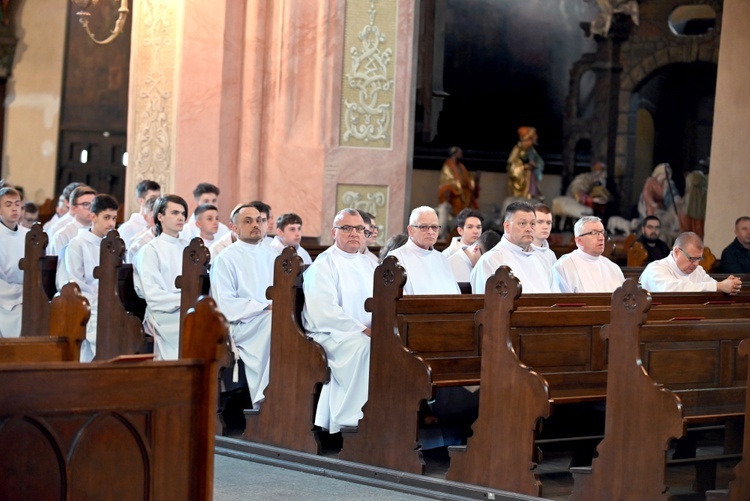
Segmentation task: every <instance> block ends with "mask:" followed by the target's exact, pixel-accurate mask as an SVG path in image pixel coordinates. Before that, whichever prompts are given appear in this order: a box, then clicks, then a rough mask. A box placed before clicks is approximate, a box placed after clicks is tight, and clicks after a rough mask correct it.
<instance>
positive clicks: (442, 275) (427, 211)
mask: <svg viewBox="0 0 750 501" xmlns="http://www.w3.org/2000/svg"><path fill="white" fill-rule="evenodd" d="M407 232H408V233H409V240H408V241H407V242H406V244H404V245H403V246H402V247H399V248H398V249H395V250H393V251H391V253H390V254H389V256H395V257H396V259H398V262H399V264H400V265H401V266H403V267H404V269H405V270H406V285H405V286H404V294H461V290H460V289H459V288H458V283H457V282H456V278H455V277H454V276H453V270H451V266H450V264H449V263H448V259H447V258H446V257H445V256H444V255H443V254H441V253H440V252H438V251H436V250H435V249H434V248H433V247H432V246H433V245H435V242H437V238H438V235H439V234H440V225H439V224H438V215H437V212H435V209H433V208H432V207H427V206H422V207H417V208H416V209H414V210H413V211H411V215H410V216H409V227H408V228H407Z"/></svg>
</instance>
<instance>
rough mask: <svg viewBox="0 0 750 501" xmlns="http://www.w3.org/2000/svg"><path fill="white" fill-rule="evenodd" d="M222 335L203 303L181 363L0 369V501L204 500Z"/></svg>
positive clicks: (189, 326)
mask: <svg viewBox="0 0 750 501" xmlns="http://www.w3.org/2000/svg"><path fill="white" fill-rule="evenodd" d="M226 336H227V326H226V321H225V320H224V318H223V316H222V315H221V314H220V313H218V312H217V310H216V308H215V303H214V302H213V300H212V299H210V298H205V299H203V300H202V301H201V302H199V303H198V304H197V305H196V307H195V310H194V311H193V312H191V313H190V314H189V315H188V317H187V318H186V320H185V332H184V337H183V355H184V356H185V360H180V361H171V362H134V361H123V362H115V363H102V362H94V363H90V364H78V363H70V362H68V363H40V364H4V365H1V366H0V380H2V381H3V384H2V385H0V423H2V424H0V450H2V451H3V453H2V454H0V478H1V479H3V480H2V484H3V497H7V498H8V499H100V498H103V497H113V498H117V499H194V500H198V499H204V500H210V499H211V498H212V495H213V476H214V472H213V464H214V459H213V458H214V450H213V449H214V447H213V446H214V434H213V431H214V428H213V419H214V414H215V408H216V407H215V406H216V397H217V394H216V391H217V380H216V372H217V360H218V359H220V358H222V357H223V355H224V349H225V346H226ZM186 437H189V439H186Z"/></svg>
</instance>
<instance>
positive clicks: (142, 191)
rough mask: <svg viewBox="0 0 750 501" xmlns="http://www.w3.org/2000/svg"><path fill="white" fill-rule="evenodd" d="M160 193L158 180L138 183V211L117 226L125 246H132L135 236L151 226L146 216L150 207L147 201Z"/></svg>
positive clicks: (136, 196)
mask: <svg viewBox="0 0 750 501" xmlns="http://www.w3.org/2000/svg"><path fill="white" fill-rule="evenodd" d="M160 195H161V186H159V183H157V182H156V181H151V180H150V179H144V180H143V181H141V182H140V183H138V184H137V185H136V187H135V198H136V200H137V201H138V207H139V210H138V212H134V213H133V214H131V215H130V219H128V220H127V221H125V222H124V223H122V224H121V225H120V227H119V228H117V233H119V234H120V238H122V240H123V241H124V242H125V248H128V247H130V244H131V243H132V241H133V238H135V236H136V235H138V234H139V233H142V232H143V230H145V229H146V228H148V227H149V224H148V219H147V217H146V213H147V211H148V210H149V209H148V208H147V207H146V202H147V201H148V200H151V199H157V198H159V196H160ZM152 207H153V205H152Z"/></svg>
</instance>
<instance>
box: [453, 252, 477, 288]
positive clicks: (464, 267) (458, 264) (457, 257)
mask: <svg viewBox="0 0 750 501" xmlns="http://www.w3.org/2000/svg"><path fill="white" fill-rule="evenodd" d="M448 264H450V265H451V270H453V277H454V278H455V279H456V282H469V281H470V280H471V270H472V269H473V268H474V265H473V264H472V262H471V259H469V256H467V255H466V252H465V251H464V250H460V251H458V252H456V253H455V254H452V255H451V257H449V258H448Z"/></svg>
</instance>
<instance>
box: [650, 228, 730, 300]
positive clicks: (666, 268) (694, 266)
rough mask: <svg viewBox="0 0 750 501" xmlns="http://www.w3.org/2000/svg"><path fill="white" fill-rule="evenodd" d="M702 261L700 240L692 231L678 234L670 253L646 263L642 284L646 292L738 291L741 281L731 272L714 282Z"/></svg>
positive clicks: (728, 292)
mask: <svg viewBox="0 0 750 501" xmlns="http://www.w3.org/2000/svg"><path fill="white" fill-rule="evenodd" d="M702 260H703V240H701V237H699V236H698V235H697V234H695V233H693V232H686V233H681V234H680V235H679V236H678V237H677V239H676V240H675V241H674V246H673V247H672V252H670V253H669V255H668V256H667V257H665V258H664V259H659V260H658V261H654V262H653V263H649V265H648V266H646V269H645V270H643V273H642V274H641V287H643V288H644V289H646V290H647V291H649V292H701V291H707V292H712V291H721V292H724V293H725V294H737V293H738V292H739V291H740V288H741V287H742V280H740V279H739V278H737V277H735V276H733V275H730V276H729V277H728V278H726V279H724V280H722V281H721V282H717V281H716V280H714V279H713V278H711V276H709V274H708V273H706V271H705V270H704V269H703V267H702V266H701V265H700V264H699V263H700V262H701V261H702Z"/></svg>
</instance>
